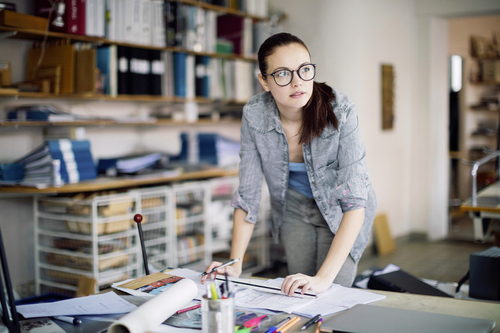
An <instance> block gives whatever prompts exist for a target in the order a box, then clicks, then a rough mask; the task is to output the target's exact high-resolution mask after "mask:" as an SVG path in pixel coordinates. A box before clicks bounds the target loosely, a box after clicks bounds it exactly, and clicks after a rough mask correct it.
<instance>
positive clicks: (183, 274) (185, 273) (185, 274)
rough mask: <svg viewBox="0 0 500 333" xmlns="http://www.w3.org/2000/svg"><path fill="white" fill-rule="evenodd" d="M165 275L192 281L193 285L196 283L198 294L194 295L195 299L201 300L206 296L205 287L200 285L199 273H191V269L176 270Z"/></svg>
mask: <svg viewBox="0 0 500 333" xmlns="http://www.w3.org/2000/svg"><path fill="white" fill-rule="evenodd" d="M166 273H167V274H170V275H176V276H180V277H183V278H186V279H191V280H193V281H194V283H196V286H197V287H198V294H197V295H196V297H195V299H199V300H201V298H202V297H203V295H205V294H206V288H205V285H203V284H201V278H200V272H196V271H193V270H192V269H189V268H176V269H173V270H171V271H168V272H166Z"/></svg>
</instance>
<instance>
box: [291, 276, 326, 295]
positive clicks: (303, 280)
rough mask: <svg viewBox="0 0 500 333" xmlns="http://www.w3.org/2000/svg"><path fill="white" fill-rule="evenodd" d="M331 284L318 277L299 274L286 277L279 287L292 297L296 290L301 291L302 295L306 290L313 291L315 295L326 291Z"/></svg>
mask: <svg viewBox="0 0 500 333" xmlns="http://www.w3.org/2000/svg"><path fill="white" fill-rule="evenodd" d="M331 284H332V282H331V281H327V280H325V279H323V278H321V277H319V276H309V275H305V274H300V273H299V274H293V275H288V276H287V277H286V278H285V280H284V281H283V284H282V285H281V291H282V292H283V293H285V294H287V295H288V296H293V295H294V291H295V290H296V289H297V288H301V289H302V291H301V292H302V294H304V293H305V292H306V291H308V290H311V291H314V292H315V293H322V292H323V291H326V290H327V289H328V287H330V285H331Z"/></svg>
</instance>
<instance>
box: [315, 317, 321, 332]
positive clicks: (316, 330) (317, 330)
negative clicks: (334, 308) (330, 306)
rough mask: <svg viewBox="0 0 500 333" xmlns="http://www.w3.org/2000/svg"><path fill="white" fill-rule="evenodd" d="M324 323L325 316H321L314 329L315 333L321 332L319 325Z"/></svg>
mask: <svg viewBox="0 0 500 333" xmlns="http://www.w3.org/2000/svg"><path fill="white" fill-rule="evenodd" d="M322 323H323V318H321V319H320V320H319V321H318V325H316V329H315V330H314V333H319V327H320V326H321V324H322Z"/></svg>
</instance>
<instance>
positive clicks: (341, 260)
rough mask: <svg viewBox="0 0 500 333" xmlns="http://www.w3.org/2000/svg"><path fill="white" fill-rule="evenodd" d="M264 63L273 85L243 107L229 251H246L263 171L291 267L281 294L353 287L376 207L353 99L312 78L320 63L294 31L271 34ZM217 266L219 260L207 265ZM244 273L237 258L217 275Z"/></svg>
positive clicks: (264, 81)
mask: <svg viewBox="0 0 500 333" xmlns="http://www.w3.org/2000/svg"><path fill="white" fill-rule="evenodd" d="M258 61H259V69H260V74H259V81H260V83H261V85H262V87H263V88H264V90H265V92H263V93H260V94H258V95H256V96H254V97H252V98H251V99H250V100H249V101H248V103H247V104H246V105H245V107H244V109H243V119H242V124H241V151H240V157H241V162H240V167H239V180H240V184H239V187H238V190H237V191H236V193H235V194H234V197H233V201H232V205H233V207H235V213H234V226H233V239H232V246H231V258H243V255H244V254H245V251H246V249H247V246H248V244H249V242H250V238H251V236H252V232H253V229H254V224H255V222H256V221H257V211H258V207H259V202H260V198H261V193H260V192H261V182H262V175H264V177H265V179H266V182H267V185H268V187H269V192H270V196H271V207H272V220H273V223H272V233H273V238H274V240H275V241H276V242H277V241H278V240H279V239H281V241H282V242H283V246H284V249H285V254H286V258H287V265H288V272H289V274H290V275H288V276H287V277H286V278H285V280H284V282H283V284H282V287H281V290H282V292H284V293H286V294H289V295H292V294H293V292H294V290H295V289H297V288H301V289H302V292H303V293H304V292H306V291H308V290H312V291H315V292H318V293H319V292H323V291H325V290H326V289H327V288H328V287H329V286H330V284H331V283H332V282H334V283H337V284H341V285H344V286H351V285H352V283H353V281H354V278H355V276H356V270H357V263H358V260H359V258H360V257H361V254H362V252H363V250H364V248H365V247H366V243H367V241H368V237H369V234H370V230H371V226H372V224H373V218H374V215H375V208H376V199H375V194H374V192H373V189H372V187H371V185H370V180H369V178H368V173H367V170H366V166H365V148H364V145H363V143H362V142H361V138H360V136H359V130H358V118H357V116H356V112H355V110H354V104H353V103H352V102H351V101H350V100H349V99H348V98H347V97H346V96H345V95H343V94H342V93H340V92H338V91H336V90H333V89H332V88H331V87H329V86H328V85H326V84H324V83H318V82H314V80H313V79H314V77H315V74H316V65H314V64H312V63H311V56H310V54H309V51H308V49H307V47H306V45H305V44H304V42H302V40H300V39H299V38H298V37H296V36H294V35H291V34H289V33H279V34H276V35H273V36H271V37H269V38H268V39H267V40H266V41H265V42H264V43H263V44H262V46H261V47H260V49H259V52H258ZM219 265H221V263H220V262H212V263H211V264H210V265H209V266H208V267H207V270H206V271H207V272H209V271H211V270H212V269H213V268H214V267H217V266H219ZM241 271H242V261H239V262H237V263H235V264H233V265H232V266H228V267H225V268H220V269H218V270H217V273H219V274H224V273H225V272H227V273H228V275H229V276H233V277H237V276H239V275H240V274H241ZM205 279H206V276H205V277H204V278H203V280H202V282H204V281H205Z"/></svg>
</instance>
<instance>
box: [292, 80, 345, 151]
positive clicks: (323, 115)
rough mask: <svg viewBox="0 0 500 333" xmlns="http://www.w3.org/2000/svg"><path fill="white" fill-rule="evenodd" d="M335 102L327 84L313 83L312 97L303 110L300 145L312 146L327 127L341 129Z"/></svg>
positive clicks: (331, 90)
mask: <svg viewBox="0 0 500 333" xmlns="http://www.w3.org/2000/svg"><path fill="white" fill-rule="evenodd" d="M334 100H335V94H334V93H333V89H332V88H331V87H330V86H329V85H327V84H326V83H319V82H316V81H315V82H314V83H313V92H312V96H311V98H310V99H309V102H307V104H306V105H305V106H304V108H303V110H302V127H301V129H300V141H299V142H300V143H305V144H310V143H311V141H312V139H313V138H315V137H319V136H320V135H321V133H323V130H324V129H325V128H326V127H327V126H333V127H334V128H335V129H336V130H338V129H339V121H338V119H337V117H336V116H335V113H333V109H332V105H331V103H332V102H333V101H334Z"/></svg>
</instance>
